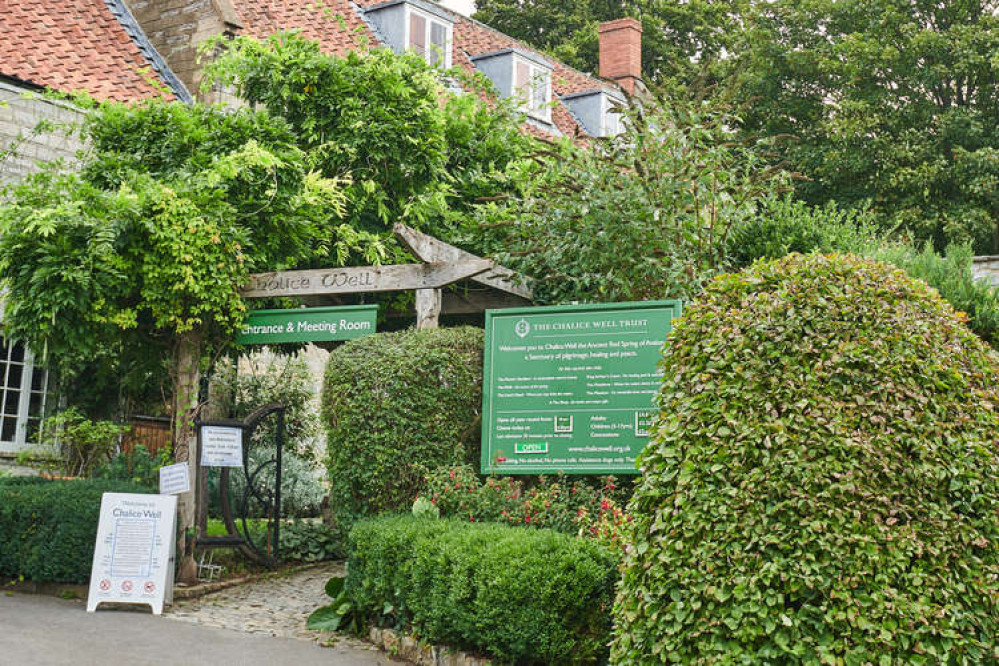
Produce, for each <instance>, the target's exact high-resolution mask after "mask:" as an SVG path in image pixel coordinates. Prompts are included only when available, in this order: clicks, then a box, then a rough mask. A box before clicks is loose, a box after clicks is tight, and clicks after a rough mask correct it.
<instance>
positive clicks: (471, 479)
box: [413, 465, 632, 548]
mask: <svg viewBox="0 0 999 666" xmlns="http://www.w3.org/2000/svg"><path fill="white" fill-rule="evenodd" d="M631 487H632V484H631V481H630V480H624V481H621V480H619V479H616V478H615V477H613V476H607V477H600V478H592V477H590V478H587V477H576V478H574V479H573V480H571V481H570V480H569V478H568V477H565V476H562V475H560V476H556V477H554V478H552V477H548V476H538V477H537V478H536V479H534V478H531V477H527V478H514V477H510V476H508V477H505V478H504V477H496V476H489V477H487V478H485V479H484V480H483V479H480V478H479V475H477V474H476V473H475V469H474V468H473V467H471V466H470V465H453V466H447V467H440V468H438V469H435V470H433V471H432V472H431V473H430V474H428V475H427V478H426V485H425V487H424V488H423V490H422V491H421V492H420V496H419V497H418V498H417V499H416V501H415V502H414V503H413V513H414V515H419V514H420V513H421V512H424V511H429V512H431V513H433V514H435V515H437V516H443V517H445V518H461V519H464V520H468V521H469V522H472V523H482V522H493V523H506V524H508V525H518V526H524V527H535V528H544V529H552V530H555V531H557V532H564V533H568V534H576V535H579V536H585V537H589V538H593V539H596V540H598V541H600V542H602V543H605V544H607V545H612V546H617V547H619V548H620V546H621V539H620V536H621V533H622V532H623V531H624V529H625V528H626V526H627V524H628V523H629V522H631V519H630V518H629V517H628V516H627V515H626V514H625V513H624V511H623V509H622V507H623V506H624V505H625V503H626V502H627V500H628V497H629V496H630V494H631Z"/></svg>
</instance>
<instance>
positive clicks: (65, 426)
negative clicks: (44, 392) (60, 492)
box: [39, 407, 129, 476]
mask: <svg viewBox="0 0 999 666" xmlns="http://www.w3.org/2000/svg"><path fill="white" fill-rule="evenodd" d="M128 431H129V427H128V426H120V425H117V424H116V423H114V422H112V421H92V420H90V419H88V418H87V417H86V416H84V414H83V413H82V412H81V411H80V410H78V409H77V408H75V407H70V408H69V409H67V410H65V411H62V412H59V413H58V414H56V415H54V416H51V417H49V418H48V419H46V420H45V421H44V423H43V424H42V430H41V433H40V435H39V444H42V445H43V446H44V447H46V448H50V449H53V450H57V451H59V454H60V460H59V467H60V471H62V472H63V473H64V474H66V475H68V476H90V475H91V474H92V473H93V472H94V470H95V469H96V468H97V467H98V466H99V465H101V464H103V463H106V462H108V461H110V460H111V454H112V452H113V451H114V449H115V446H117V444H118V442H119V440H120V439H121V436H122V435H123V434H125V433H127V432H128Z"/></svg>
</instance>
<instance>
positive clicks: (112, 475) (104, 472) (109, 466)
mask: <svg viewBox="0 0 999 666" xmlns="http://www.w3.org/2000/svg"><path fill="white" fill-rule="evenodd" d="M170 460H171V458H170V451H169V450H168V449H163V450H161V451H160V452H159V453H157V454H155V455H151V454H150V453H149V451H147V450H146V447H145V446H143V445H142V444H136V445H135V447H134V448H133V449H132V450H131V451H129V452H124V451H123V452H121V453H117V454H115V455H114V456H112V458H111V460H109V461H107V462H103V463H101V464H99V465H98V466H97V467H96V468H95V469H94V473H93V477H92V478H95V479H107V480H109V481H131V482H132V483H137V484H139V485H140V486H146V487H147V488H152V489H154V490H155V489H159V487H160V467H162V466H163V465H168V464H170Z"/></svg>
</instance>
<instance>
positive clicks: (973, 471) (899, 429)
mask: <svg viewBox="0 0 999 666" xmlns="http://www.w3.org/2000/svg"><path fill="white" fill-rule="evenodd" d="M663 353H664V357H663V361H662V368H663V370H664V375H665V376H664V380H663V385H662V388H661V390H660V393H659V396H658V404H659V408H660V418H659V422H658V423H657V424H656V427H655V431H654V432H655V434H654V436H653V439H652V441H651V442H650V443H649V445H648V446H647V447H646V449H645V451H644V452H643V453H642V455H641V457H640V463H639V464H640V466H641V468H642V471H643V476H642V479H641V481H640V483H639V486H638V488H637V489H636V491H635V495H634V497H633V499H632V501H631V503H630V505H629V511H630V513H631V514H632V516H633V518H634V524H635V527H634V531H633V535H632V539H633V542H632V543H631V544H630V545H629V547H628V554H627V555H626V557H625V562H624V574H623V580H622V583H621V585H620V587H619V590H618V596H617V602H616V605H615V624H616V628H615V639H614V643H613V646H612V658H613V659H614V660H615V663H621V664H645V663H651V662H657V663H658V662H666V661H669V662H682V663H714V662H724V663H820V662H821V663H837V664H841V663H846V664H867V663H871V664H884V663H891V664H896V663H954V664H957V663H984V662H994V661H995V660H997V659H999V651H997V647H996V642H995V637H996V636H997V635H999V609H997V601H999V598H997V596H996V590H997V589H999V588H997V586H999V548H997V543H999V513H997V509H999V457H997V451H996V445H995V436H996V431H997V427H999V364H997V361H999V357H997V356H996V355H995V353H994V352H993V351H992V350H990V349H989V348H988V347H987V346H986V345H984V344H983V343H982V341H981V340H979V339H978V338H977V337H975V336H974V335H972V334H971V332H970V331H968V330H967V328H966V327H965V326H964V325H963V323H961V320H960V318H959V317H958V316H956V315H955V313H954V311H953V310H952V309H951V308H950V307H949V306H948V305H947V304H946V303H945V302H944V301H943V300H942V299H940V298H939V296H938V295H937V294H936V293H934V292H933V291H932V290H930V289H927V287H926V285H925V284H923V283H922V282H919V281H917V280H913V279H912V278H910V277H909V276H907V275H906V274H905V273H904V272H902V271H900V270H896V269H892V268H889V267H886V266H884V265H882V264H878V263H875V262H872V261H866V260H860V259H856V258H850V257H844V256H836V255H832V256H819V255H813V256H808V257H802V256H800V255H791V256H789V257H787V258H785V259H781V260H778V261H773V262H769V263H761V264H756V265H754V266H753V267H752V268H750V269H748V270H746V271H743V272H742V273H739V274H735V275H726V276H722V277H719V278H718V279H716V280H715V281H713V282H712V283H711V284H710V285H709V286H708V288H707V289H706V291H705V292H704V294H703V295H702V297H701V298H700V300H699V301H697V302H695V303H694V304H693V305H692V306H691V307H690V308H688V309H687V311H686V312H685V313H684V316H683V318H682V319H681V320H680V321H679V322H678V323H677V325H676V326H675V327H674V329H673V333H672V334H671V336H670V338H669V339H668V344H667V345H666V347H665V349H664V352H663Z"/></svg>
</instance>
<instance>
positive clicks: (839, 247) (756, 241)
mask: <svg viewBox="0 0 999 666" xmlns="http://www.w3.org/2000/svg"><path fill="white" fill-rule="evenodd" d="M881 242H882V241H881V234H880V233H879V232H878V230H877V225H876V223H875V222H874V219H873V217H872V216H871V215H870V213H869V212H868V211H867V210H866V209H850V210H845V209H840V208H839V207H837V206H836V203H835V202H830V203H828V204H826V205H825V206H810V205H809V204H806V203H805V202H803V201H800V200H796V199H793V198H791V197H790V196H787V197H783V198H773V199H770V200H768V201H767V202H766V203H765V205H763V206H761V208H760V211H759V212H758V213H757V214H756V215H754V216H752V217H750V218H748V219H746V220H744V221H742V222H740V223H739V224H737V225H735V227H733V229H732V233H731V235H730V236H729V238H728V252H727V254H728V256H729V259H730V261H732V262H733V264H734V265H735V266H738V267H739V268H742V267H744V266H748V265H749V264H751V263H753V262H754V261H756V260H757V259H779V258H781V257H783V256H785V255H788V254H791V253H792V252H799V253H801V254H807V253H809V252H851V253H854V254H867V252H868V250H869V249H870V248H872V247H876V246H878V245H880V244H881Z"/></svg>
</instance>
